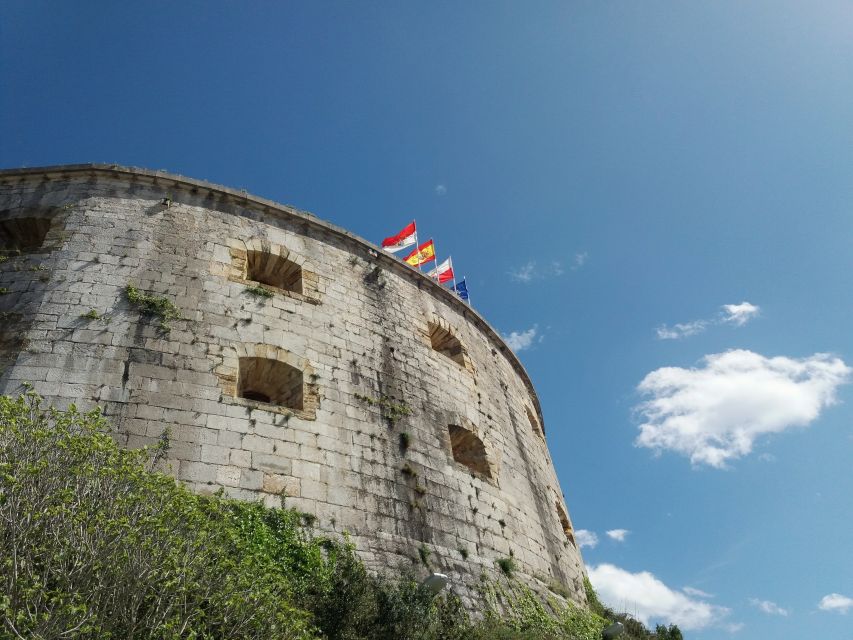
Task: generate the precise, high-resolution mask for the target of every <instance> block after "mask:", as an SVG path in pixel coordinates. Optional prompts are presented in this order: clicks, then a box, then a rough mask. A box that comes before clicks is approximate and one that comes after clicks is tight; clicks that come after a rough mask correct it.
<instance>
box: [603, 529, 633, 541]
mask: <svg viewBox="0 0 853 640" xmlns="http://www.w3.org/2000/svg"><path fill="white" fill-rule="evenodd" d="M605 533H606V534H607V537H608V538H610V539H611V540H615V541H616V542H625V538H627V537H628V534H629V533H631V532H630V531H628V530H627V529H611V530H610V531H606V532H605Z"/></svg>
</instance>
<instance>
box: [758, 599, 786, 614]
mask: <svg viewBox="0 0 853 640" xmlns="http://www.w3.org/2000/svg"><path fill="white" fill-rule="evenodd" d="M749 604H751V605H752V606H753V607H755V608H756V609H758V610H759V611H763V612H764V613H766V614H767V615H770V616H787V615H788V610H787V609H783V608H782V607H780V606H779V605H778V604H776V603H775V602H771V601H770V600H759V599H758V598H750V599H749Z"/></svg>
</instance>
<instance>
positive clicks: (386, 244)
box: [382, 221, 418, 253]
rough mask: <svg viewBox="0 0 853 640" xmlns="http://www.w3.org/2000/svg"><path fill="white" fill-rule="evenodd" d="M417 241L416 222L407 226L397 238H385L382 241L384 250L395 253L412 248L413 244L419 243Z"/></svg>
mask: <svg viewBox="0 0 853 640" xmlns="http://www.w3.org/2000/svg"><path fill="white" fill-rule="evenodd" d="M417 239H418V232H417V229H416V228H415V223H414V221H412V222H411V223H410V224H407V225H406V228H405V229H403V230H402V231H401V232H400V233H398V234H397V235H396V236H391V237H389V238H385V239H384V240H383V241H382V248H383V249H385V251H389V252H391V253H395V252H397V251H400V249H405V248H406V247H411V246H412V245H413V244H415V243H417Z"/></svg>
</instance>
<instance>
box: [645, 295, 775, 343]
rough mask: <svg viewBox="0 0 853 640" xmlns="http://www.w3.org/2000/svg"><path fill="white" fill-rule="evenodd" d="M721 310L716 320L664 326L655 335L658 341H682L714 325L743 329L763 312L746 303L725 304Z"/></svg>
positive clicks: (709, 319) (756, 306)
mask: <svg viewBox="0 0 853 640" xmlns="http://www.w3.org/2000/svg"><path fill="white" fill-rule="evenodd" d="M721 309H722V311H720V313H719V314H718V315H717V317H715V318H706V319H704V320H693V321H691V322H679V323H678V324H674V325H673V326H671V327H670V326H668V325H665V324H662V325H661V326H659V327H657V328H656V329H655V333H656V334H657V337H658V340H680V339H681V338H688V337H690V336H695V335H696V334H697V333H702V332H703V331H705V330H706V329H707V328H708V327H710V326H713V325H719V324H733V325H735V326H736V327H742V326H743V325H745V324H746V323H747V322H749V321H750V320H752V319H754V318H756V317H757V316H758V314H759V313H760V312H761V307H759V306H758V305H754V304H752V303H750V302H746V301H744V302H741V303H740V304H724V305H723V306H722V307H721Z"/></svg>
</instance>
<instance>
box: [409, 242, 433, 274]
mask: <svg viewBox="0 0 853 640" xmlns="http://www.w3.org/2000/svg"><path fill="white" fill-rule="evenodd" d="M433 260H435V246H433V244H432V239H430V240H427V241H426V242H424V243H423V244H422V245H421V246H419V247H418V248H417V249H415V250H414V251H412V252H411V253H410V254H409V255H408V256H406V258H405V259H404V260H403V262H405V263H407V264H410V265H412V266H413V267H417V266H420V265H422V264H426V263H427V262H432V261H433Z"/></svg>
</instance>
